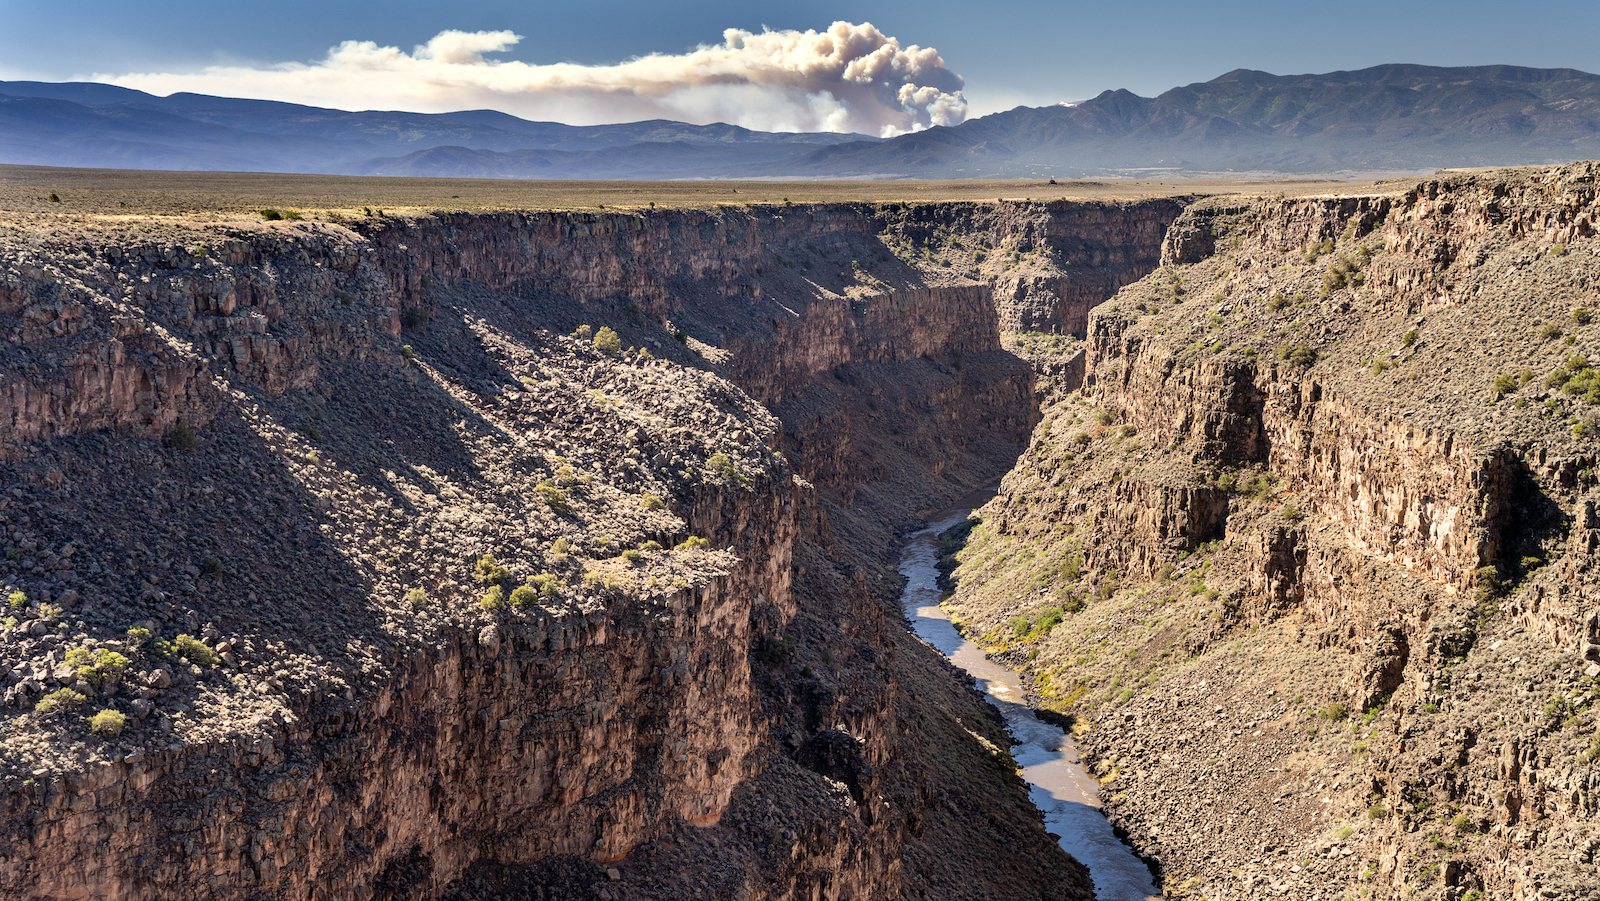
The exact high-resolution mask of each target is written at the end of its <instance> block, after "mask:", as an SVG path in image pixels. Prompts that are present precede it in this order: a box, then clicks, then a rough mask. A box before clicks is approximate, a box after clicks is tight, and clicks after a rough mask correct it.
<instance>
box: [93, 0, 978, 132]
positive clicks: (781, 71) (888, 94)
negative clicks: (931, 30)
mask: <svg viewBox="0 0 1600 901" xmlns="http://www.w3.org/2000/svg"><path fill="white" fill-rule="evenodd" d="M519 40H521V36H520V35H517V34H513V33H512V32H509V31H479V32H463V31H444V32H440V33H439V34H437V35H435V36H434V38H433V39H432V40H430V41H428V43H426V44H422V45H420V46H417V47H415V48H413V49H412V51H411V52H410V53H406V52H405V51H403V50H401V49H400V48H398V47H380V46H378V45H377V44H376V43H374V42H372V41H345V42H344V43H342V44H340V45H339V46H337V47H334V48H332V49H331V50H329V51H328V55H327V56H326V57H324V58H323V59H322V60H320V61H318V62H315V63H310V64H305V63H284V64H281V65H275V66H270V67H264V68H250V67H240V66H213V67H210V68H207V69H204V70H202V71H200V72H196V73H189V74H174V73H140V74H127V75H96V76H94V78H95V80H97V81H105V82H109V83H112V84H119V85H123V86H125V87H130V88H137V89H139V90H143V91H148V92H150V93H155V94H167V93H171V92H174V91H193V92H196V93H204V94H216V95H222V96H228V97H249V98H256V99H266V100H284V101H290V102H294V103H305V104H310V105H314V106H331V107H336V108H340V109H405V110H414V111H418V112H449V111H453V110H462V109H479V108H490V109H498V110H502V111H505V112H508V113H512V114H513V115H517V116H522V117H524V118H529V119H553V120H557V121H562V122H570V123H573V124H584V125H588V124H599V123H606V122H627V121H634V120H639V119H652V118H669V119H679V120H683V121H687V122H696V123H708V122H729V123H732V124H735V125H742V126H745V127H747V128H754V129H760V130H763V131H834V132H861V133H866V134H875V135H881V136H884V137H891V136H893V135H897V134H904V133H906V132H909V131H918V130H921V129H924V128H927V127H929V126H931V125H955V124H958V123H960V122H961V120H962V119H963V118H964V117H965V116H966V111H967V102H966V100H965V99H964V98H963V97H962V95H961V87H962V81H961V77H960V76H959V75H956V74H955V73H954V72H951V71H950V70H949V69H947V68H945V64H944V60H943V59H941V58H940V57H939V54H938V52H937V51H935V50H934V49H933V48H931V47H918V46H917V45H915V44H911V45H909V46H902V45H901V44H900V41H899V40H897V39H895V38H893V37H890V36H888V35H886V34H884V33H883V32H881V31H879V30H878V29H877V28H875V27H874V26H872V25H871V24H870V23H863V24H861V25H853V24H851V23H849V22H835V23H833V25H832V26H830V27H829V28H828V29H827V30H826V31H820V32H819V31H810V30H808V31H803V32H802V31H762V32H759V33H757V32H751V31H744V30H742V29H737V28H729V29H727V30H726V31H724V32H723V33H722V43H720V44H715V45H709V46H701V47H699V48H697V49H695V50H693V51H690V52H688V53H683V54H675V55H674V54H662V53H652V54H650V55H648V56H641V57H638V58H635V59H631V60H628V61H627V62H623V63H618V64H616V65H609V66H584V65H576V64H571V63H558V64H553V65H532V64H529V63H524V62H518V61H514V60H511V61H502V60H493V59H486V58H485V56H484V55H485V54H489V53H502V52H504V51H506V50H509V49H510V48H511V47H513V46H515V45H516V44H517V42H518V41H519Z"/></svg>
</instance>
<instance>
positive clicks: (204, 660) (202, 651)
mask: <svg viewBox="0 0 1600 901" xmlns="http://www.w3.org/2000/svg"><path fill="white" fill-rule="evenodd" d="M172 653H173V655H174V656H177V657H182V658H184V659H186V660H188V661H189V662H190V663H194V664H198V665H200V666H205V667H211V666H216V665H217V661H218V658H217V652H216V651H213V650H211V648H209V647H206V643H205V642H203V641H201V640H200V639H198V638H195V637H194V636H193V635H179V636H178V637H177V638H174V639H172Z"/></svg>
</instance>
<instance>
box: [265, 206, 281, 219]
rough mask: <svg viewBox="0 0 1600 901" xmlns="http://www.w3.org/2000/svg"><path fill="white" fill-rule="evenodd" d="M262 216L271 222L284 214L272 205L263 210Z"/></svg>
mask: <svg viewBox="0 0 1600 901" xmlns="http://www.w3.org/2000/svg"><path fill="white" fill-rule="evenodd" d="M261 218H263V219H266V220H267V221H269V222H276V221H278V220H279V219H282V218H283V214H282V213H280V212H278V211H277V210H275V209H272V208H271V207H268V208H266V209H264V210H261Z"/></svg>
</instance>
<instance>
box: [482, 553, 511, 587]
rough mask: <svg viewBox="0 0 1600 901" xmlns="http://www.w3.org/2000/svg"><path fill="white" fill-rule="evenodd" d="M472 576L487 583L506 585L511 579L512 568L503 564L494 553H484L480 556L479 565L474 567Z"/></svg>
mask: <svg viewBox="0 0 1600 901" xmlns="http://www.w3.org/2000/svg"><path fill="white" fill-rule="evenodd" d="M472 578H474V579H476V580H477V581H479V582H482V583H483V584H485V585H504V584H505V583H507V582H510V581H511V570H509V569H506V568H505V567H504V566H501V565H500V562H499V561H498V560H496V559H494V556H493V555H492V554H484V555H483V556H482V557H479V558H478V565H477V566H475V567H474V568H473V571H472Z"/></svg>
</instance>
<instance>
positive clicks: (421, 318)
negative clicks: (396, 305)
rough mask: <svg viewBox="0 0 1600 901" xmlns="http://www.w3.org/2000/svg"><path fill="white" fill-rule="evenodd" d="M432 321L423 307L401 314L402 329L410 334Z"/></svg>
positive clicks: (431, 317)
mask: <svg viewBox="0 0 1600 901" xmlns="http://www.w3.org/2000/svg"><path fill="white" fill-rule="evenodd" d="M431 321H433V316H432V315H430V314H429V313H428V311H427V310H426V309H424V308H423V307H411V308H410V309H408V310H406V311H405V312H404V313H402V314H400V327H401V328H403V329H405V330H406V331H408V332H410V331H415V330H417V329H419V328H422V327H423V326H425V325H427V324H428V323H429V322H431ZM408 359H409V358H408Z"/></svg>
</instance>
